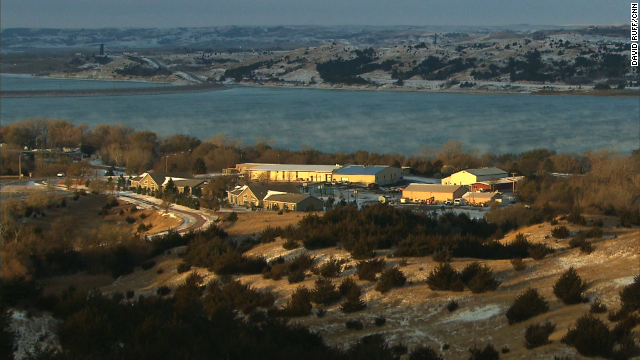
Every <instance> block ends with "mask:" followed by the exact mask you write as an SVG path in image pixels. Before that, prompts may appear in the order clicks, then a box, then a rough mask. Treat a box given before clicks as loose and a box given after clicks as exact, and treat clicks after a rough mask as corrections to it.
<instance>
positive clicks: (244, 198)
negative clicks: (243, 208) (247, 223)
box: [238, 188, 260, 206]
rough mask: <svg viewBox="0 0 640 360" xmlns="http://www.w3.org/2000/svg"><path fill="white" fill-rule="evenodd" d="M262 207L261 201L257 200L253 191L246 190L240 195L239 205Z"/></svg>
mask: <svg viewBox="0 0 640 360" xmlns="http://www.w3.org/2000/svg"><path fill="white" fill-rule="evenodd" d="M252 203H253V204H254V205H255V206H260V199H258V198H256V197H255V195H253V192H251V189H249V188H246V189H244V190H243V191H242V192H241V193H240V194H239V195H238V205H250V204H252Z"/></svg>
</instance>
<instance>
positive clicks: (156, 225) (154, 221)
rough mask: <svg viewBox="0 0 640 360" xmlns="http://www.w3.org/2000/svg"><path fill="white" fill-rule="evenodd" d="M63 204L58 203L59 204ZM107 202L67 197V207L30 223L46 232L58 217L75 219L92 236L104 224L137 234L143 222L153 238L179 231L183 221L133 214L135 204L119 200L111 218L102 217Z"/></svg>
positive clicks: (155, 213) (153, 214) (156, 213)
mask: <svg viewBox="0 0 640 360" xmlns="http://www.w3.org/2000/svg"><path fill="white" fill-rule="evenodd" d="M59 202H60V201H59V200H58V201H57V203H59ZM106 203H107V195H88V196H80V197H79V198H78V200H77V201H74V200H72V199H71V197H67V206H66V207H64V208H56V207H53V208H51V209H47V210H45V214H46V216H45V217H37V218H28V219H26V224H29V225H34V226H38V227H40V228H41V229H42V230H45V231H46V230H50V229H51V224H53V222H54V221H55V220H56V219H57V218H59V217H63V216H71V217H73V219H74V220H75V223H76V224H78V227H79V231H80V233H81V234H84V235H88V234H89V233H90V232H91V231H92V230H94V229H97V228H99V227H100V225H102V224H111V225H117V226H119V227H125V228H127V229H130V230H131V232H132V233H134V232H136V229H137V227H138V225H139V224H141V223H144V224H151V225H152V228H151V230H149V231H148V232H144V233H143V234H145V235H150V234H155V233H158V232H162V231H166V230H168V229H170V228H176V227H178V226H180V225H181V224H182V222H183V221H182V219H181V218H179V217H172V216H166V215H164V214H162V213H161V212H159V211H155V210H144V211H143V210H138V211H136V212H133V213H131V212H130V209H131V208H132V206H133V205H131V204H129V203H127V202H125V201H119V204H120V205H118V206H116V207H113V208H111V209H109V210H108V215H105V216H100V215H98V212H99V211H100V209H102V207H103V206H104V205H105V204H106ZM120 210H123V211H124V214H123V215H122V216H120V215H119V213H120ZM142 213H144V214H145V215H146V216H147V217H146V218H145V219H144V220H142V219H140V214H142ZM127 216H131V217H133V218H135V219H136V222H135V223H133V224H129V223H127V221H126V217H127Z"/></svg>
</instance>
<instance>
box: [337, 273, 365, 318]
mask: <svg viewBox="0 0 640 360" xmlns="http://www.w3.org/2000/svg"><path fill="white" fill-rule="evenodd" d="M352 281H353V280H352ZM343 284H344V282H343V283H342V284H340V288H341V289H340V290H341V292H342V290H343V288H348V290H345V291H346V296H347V299H346V300H345V301H344V302H342V303H341V304H340V310H341V311H342V312H343V313H346V314H348V313H353V312H356V311H361V310H364V309H365V308H366V307H367V305H366V304H365V303H364V301H362V299H361V298H360V295H361V291H360V288H359V287H358V286H357V285H355V286H344V287H343V286H342V285H343ZM354 284H355V283H354Z"/></svg>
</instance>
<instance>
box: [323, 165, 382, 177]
mask: <svg viewBox="0 0 640 360" xmlns="http://www.w3.org/2000/svg"><path fill="white" fill-rule="evenodd" d="M388 168H389V166H380V165H373V166H364V165H347V166H345V167H343V168H341V169H337V170H334V171H333V173H334V174H341V175H375V174H377V173H379V172H381V171H382V170H385V169H388Z"/></svg>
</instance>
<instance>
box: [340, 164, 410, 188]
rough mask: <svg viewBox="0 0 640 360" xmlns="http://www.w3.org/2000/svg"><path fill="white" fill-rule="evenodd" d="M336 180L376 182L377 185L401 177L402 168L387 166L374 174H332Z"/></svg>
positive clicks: (387, 183)
mask: <svg viewBox="0 0 640 360" xmlns="http://www.w3.org/2000/svg"><path fill="white" fill-rule="evenodd" d="M334 178H335V180H336V181H348V182H351V183H357V184H363V185H369V184H372V183H376V184H378V185H391V184H395V183H396V182H398V181H399V180H400V179H401V178H402V169H398V168H393V167H388V168H386V169H384V170H382V171H380V172H379V173H377V174H375V175H349V174H334Z"/></svg>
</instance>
